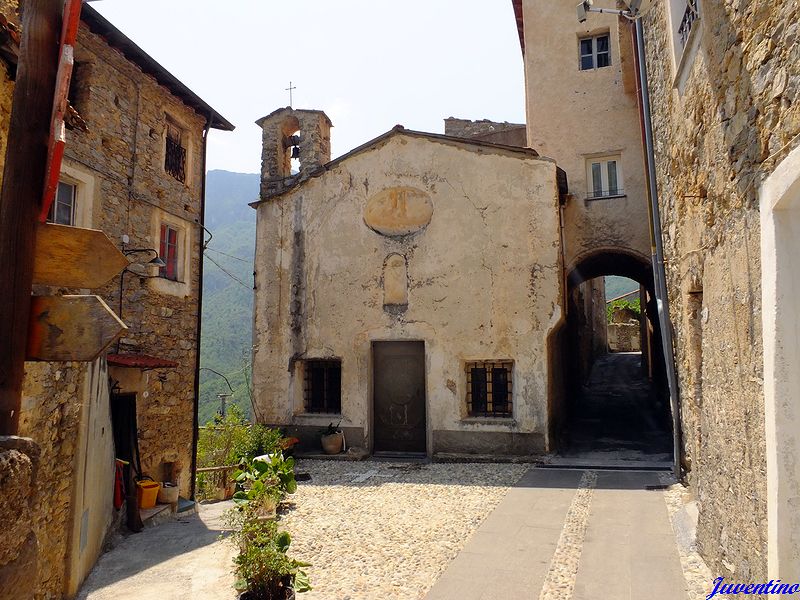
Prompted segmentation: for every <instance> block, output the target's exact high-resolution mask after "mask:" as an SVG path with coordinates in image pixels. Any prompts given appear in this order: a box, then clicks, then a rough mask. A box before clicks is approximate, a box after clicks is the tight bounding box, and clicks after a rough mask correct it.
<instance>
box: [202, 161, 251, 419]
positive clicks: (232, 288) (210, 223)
mask: <svg viewBox="0 0 800 600" xmlns="http://www.w3.org/2000/svg"><path fill="white" fill-rule="evenodd" d="M258 188H259V175H258V174H255V173H232V172H229V171H218V170H215V171H209V172H208V174H207V177H206V215H205V225H206V227H207V228H208V230H209V231H210V232H211V241H210V242H209V243H208V246H207V248H206V252H205V255H204V258H203V313H202V334H201V338H200V368H201V371H200V407H199V421H200V424H201V425H203V424H205V423H206V422H208V421H209V420H210V419H211V418H213V416H214V414H215V413H216V412H217V410H218V409H219V406H220V400H219V398H218V397H217V394H220V393H230V389H229V388H228V385H227V384H226V383H225V379H224V378H223V377H221V376H220V375H218V374H217V373H220V374H222V375H224V376H225V377H227V378H228V380H229V381H230V384H231V387H232V388H233V390H234V391H233V397H232V398H230V399H229V400H228V403H229V404H230V403H235V404H237V405H238V406H240V407H241V408H242V409H243V411H244V412H245V414H246V415H248V416H250V415H251V413H252V407H251V404H250V397H249V392H248V384H249V374H250V353H251V347H252V330H253V253H254V251H255V234H256V211H255V210H253V209H252V208H251V207H250V206H248V203H250V202H253V201H254V200H257V199H258ZM214 371H216V372H217V373H214Z"/></svg>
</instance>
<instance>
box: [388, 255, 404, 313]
mask: <svg viewBox="0 0 800 600" xmlns="http://www.w3.org/2000/svg"><path fill="white" fill-rule="evenodd" d="M397 304H408V269H407V268H406V259H405V257H404V256H401V255H400V254H390V255H389V256H388V257H387V258H386V262H385V263H384V264H383V305H384V306H387V305H397Z"/></svg>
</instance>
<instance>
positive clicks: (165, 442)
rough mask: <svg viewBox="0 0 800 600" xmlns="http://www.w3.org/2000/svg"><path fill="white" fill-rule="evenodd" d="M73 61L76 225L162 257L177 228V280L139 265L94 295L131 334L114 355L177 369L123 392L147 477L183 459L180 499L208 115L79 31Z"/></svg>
mask: <svg viewBox="0 0 800 600" xmlns="http://www.w3.org/2000/svg"><path fill="white" fill-rule="evenodd" d="M75 59H76V63H77V69H76V72H75V77H76V82H77V88H78V90H79V91H78V94H77V101H76V105H77V106H76V107H77V109H78V111H79V112H80V113H81V115H82V116H83V118H84V119H85V120H86V122H87V125H88V127H89V131H88V132H81V131H77V130H74V131H70V132H69V133H68V136H67V149H66V153H65V171H66V175H67V179H69V178H70V176H71V178H72V179H73V180H76V182H77V183H78V185H79V194H80V186H81V183H83V184H84V185H83V187H84V188H89V187H91V188H92V190H91V192H89V191H88V190H87V195H86V197H85V202H87V203H91V205H92V210H91V217H90V218H89V219H86V221H87V222H84V223H78V224H79V225H82V226H87V227H88V226H91V227H94V228H97V229H102V230H103V231H105V232H106V234H107V235H108V236H109V238H111V240H112V241H113V242H114V243H116V244H118V245H119V246H120V247H122V236H123V235H128V236H129V241H128V243H127V244H126V245H125V247H126V248H155V249H156V250H158V249H159V244H160V239H159V235H160V224H161V223H162V222H166V223H168V224H171V225H174V226H176V227H177V228H178V229H179V231H180V234H179V241H178V246H179V249H178V252H179V267H178V272H179V281H177V282H173V281H168V280H165V279H160V278H152V276H153V275H156V274H157V271H156V269H155V268H152V267H141V268H138V272H134V273H131V272H129V273H126V274H125V277H124V288H123V302H122V304H121V305H120V301H119V297H120V278H119V277H116V278H115V279H113V280H112V281H111V283H110V284H108V285H107V286H106V287H105V288H103V289H101V290H95V293H99V294H100V295H101V296H102V297H103V298H104V299H105V300H106V302H107V303H108V304H109V306H110V307H112V309H113V310H114V311H115V312H117V313H118V314H119V316H120V317H121V318H122V320H123V321H124V322H125V323H126V325H127V326H128V328H129V329H128V331H127V332H126V334H125V337H124V338H123V339H122V341H121V343H120V344H119V347H118V350H119V352H122V353H129V352H130V353H144V354H150V355H154V356H157V357H159V358H164V359H169V360H173V361H176V362H178V363H179V367H177V368H175V369H163V370H159V371H158V372H157V374H155V373H154V374H153V375H154V376H153V377H151V378H150V385H149V387H148V388H147V389H144V390H124V389H123V390H121V391H123V392H125V391H138V392H140V394H139V397H138V398H137V416H138V426H139V431H140V452H141V458H142V468H143V470H144V471H145V472H146V473H148V474H150V475H151V476H153V477H154V478H156V479H158V478H160V477H161V472H160V471H161V465H162V463H163V462H173V461H179V462H181V463H182V465H183V467H184V476H183V478H182V480H181V482H180V483H181V494H182V495H184V496H188V495H189V492H190V486H191V477H190V475H189V470H190V466H191V452H192V436H193V428H194V423H193V405H194V372H195V361H196V352H197V340H196V328H197V318H198V312H197V298H198V291H199V261H200V252H199V240H200V239H201V237H202V235H203V233H202V229H201V228H200V226H199V225H198V223H199V222H200V220H201V214H200V210H201V202H200V196H201V191H202V179H203V176H204V174H203V172H202V155H203V140H202V131H203V127H204V125H205V118H203V117H201V116H200V115H198V114H197V113H195V112H194V111H192V110H190V109H189V108H187V107H186V106H185V105H184V104H183V103H182V102H181V101H180V100H179V99H178V98H176V97H174V96H172V95H171V94H169V93H168V92H167V91H166V90H165V88H163V87H161V86H160V85H158V83H157V82H156V81H155V80H154V79H152V78H151V77H149V76H146V75H144V74H143V73H142V72H141V71H140V70H139V69H138V68H137V67H136V66H135V65H134V64H132V63H131V62H129V61H127V60H125V58H124V57H123V56H122V55H121V54H120V53H119V52H117V51H116V50H115V49H113V48H111V47H109V46H108V45H107V43H106V42H105V41H104V40H102V39H101V38H100V37H99V36H97V35H94V34H92V33H91V32H89V30H88V29H87V28H86V27H85V26H84V25H82V26H81V28H80V30H79V35H78V43H77V46H76V52H75ZM167 118H169V119H170V120H171V121H172V122H173V123H175V124H177V125H178V126H179V128H180V129H181V130H182V134H183V137H182V142H183V144H184V146H185V147H186V149H187V162H186V182H185V183H182V182H180V181H178V180H177V179H175V178H174V177H172V176H171V175H170V174H168V173H166V172H165V170H164V152H165V136H166V131H165V129H166V123H167ZM81 179H86V180H87V183H84V182H82V181H81ZM79 200H80V199H79ZM85 214H86V213H84V215H85ZM130 258H131V259H132V260H133V261H135V262H139V263H146V262H147V261H149V260H150V259H151V258H153V254H152V253H147V252H143V253H137V254H133V255H131V256H130ZM132 268H133V269H136V267H132ZM139 274H141V277H140V276H139ZM112 377H114V374H113V373H112Z"/></svg>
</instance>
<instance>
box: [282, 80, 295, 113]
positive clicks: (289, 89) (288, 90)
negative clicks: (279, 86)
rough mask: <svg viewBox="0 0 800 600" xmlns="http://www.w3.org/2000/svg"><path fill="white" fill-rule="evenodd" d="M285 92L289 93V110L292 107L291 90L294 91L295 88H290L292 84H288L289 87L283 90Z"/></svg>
mask: <svg viewBox="0 0 800 600" xmlns="http://www.w3.org/2000/svg"><path fill="white" fill-rule="evenodd" d="M285 89H286V91H287V92H289V108H291V107H292V90H296V89H297V87H293V86H292V82H291V81H290V82H289V87H287V88H285Z"/></svg>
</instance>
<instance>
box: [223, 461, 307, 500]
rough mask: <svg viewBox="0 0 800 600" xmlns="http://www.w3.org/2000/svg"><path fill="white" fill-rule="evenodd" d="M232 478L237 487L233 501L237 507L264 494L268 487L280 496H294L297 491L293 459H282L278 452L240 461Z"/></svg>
mask: <svg viewBox="0 0 800 600" xmlns="http://www.w3.org/2000/svg"><path fill="white" fill-rule="evenodd" d="M233 477H234V480H235V481H236V483H237V485H238V487H239V491H237V492H236V493H235V494H234V495H233V500H234V502H236V503H237V504H239V505H243V504H245V503H247V502H250V501H252V500H253V499H255V498H256V497H258V496H259V495H260V494H263V493H266V490H267V489H268V488H269V487H274V488H276V489H277V490H278V491H279V492H280V493H281V494H283V493H286V494H294V493H295V492H296V491H297V481H295V477H294V458H292V457H291V456H290V457H288V458H284V456H283V453H281V452H280V451H278V452H274V453H272V454H269V455H267V456H266V457H264V458H259V459H256V460H252V461H248V460H247V459H242V461H241V463H240V467H239V469H238V470H237V471H236V472H234V474H233Z"/></svg>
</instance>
